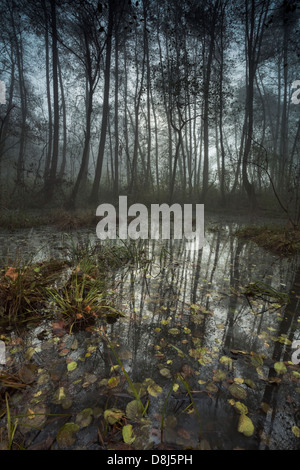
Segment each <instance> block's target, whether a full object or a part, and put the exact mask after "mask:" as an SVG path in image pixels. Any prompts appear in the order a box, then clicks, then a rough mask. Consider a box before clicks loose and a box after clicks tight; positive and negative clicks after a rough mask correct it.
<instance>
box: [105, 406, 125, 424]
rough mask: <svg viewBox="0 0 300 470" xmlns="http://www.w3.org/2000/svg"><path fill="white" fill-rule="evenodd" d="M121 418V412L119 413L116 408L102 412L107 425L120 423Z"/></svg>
mask: <svg viewBox="0 0 300 470" xmlns="http://www.w3.org/2000/svg"><path fill="white" fill-rule="evenodd" d="M123 416H124V414H123V411H121V410H119V409H117V408H110V409H108V410H105V411H104V419H105V421H107V422H108V423H109V424H115V423H117V422H119V421H121V419H122V418H123Z"/></svg>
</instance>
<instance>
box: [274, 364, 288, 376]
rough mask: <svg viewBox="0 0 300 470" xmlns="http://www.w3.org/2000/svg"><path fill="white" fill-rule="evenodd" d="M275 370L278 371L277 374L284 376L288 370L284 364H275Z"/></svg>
mask: <svg viewBox="0 0 300 470" xmlns="http://www.w3.org/2000/svg"><path fill="white" fill-rule="evenodd" d="M274 369H275V370H276V372H277V374H284V373H285V372H286V371H287V368H286V367H285V364H284V363H283V362H275V364H274Z"/></svg>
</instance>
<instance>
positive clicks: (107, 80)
mask: <svg viewBox="0 0 300 470" xmlns="http://www.w3.org/2000/svg"><path fill="white" fill-rule="evenodd" d="M113 4H114V2H113V0H109V2H108V27H107V40H106V56H105V70H104V91H103V95H104V96H103V110H102V123H101V135H100V142H99V149H98V157H97V163H96V171H95V177H94V183H93V187H92V191H91V195H90V202H93V203H94V202H97V200H98V197H99V189H100V180H101V175H102V166H103V160H104V150H105V141H106V132H107V121H108V112H109V89H110V68H111V45H112V33H113V6H114V5H113Z"/></svg>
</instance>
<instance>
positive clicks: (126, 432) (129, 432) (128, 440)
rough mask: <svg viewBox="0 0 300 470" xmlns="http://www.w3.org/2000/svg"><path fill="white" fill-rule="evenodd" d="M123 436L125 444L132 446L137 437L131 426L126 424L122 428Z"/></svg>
mask: <svg viewBox="0 0 300 470" xmlns="http://www.w3.org/2000/svg"><path fill="white" fill-rule="evenodd" d="M122 436H123V441H124V442H125V444H132V443H133V441H134V440H135V437H134V435H133V429H132V425H131V424H126V425H125V426H123V428H122Z"/></svg>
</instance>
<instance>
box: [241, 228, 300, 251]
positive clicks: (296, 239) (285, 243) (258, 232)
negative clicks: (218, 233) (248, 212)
mask: <svg viewBox="0 0 300 470" xmlns="http://www.w3.org/2000/svg"><path fill="white" fill-rule="evenodd" d="M235 235H236V236H237V237H239V238H241V239H244V240H252V241H254V242H255V243H256V244H257V245H259V246H261V247H263V248H265V249H267V250H269V251H271V252H272V253H275V254H279V255H283V256H293V255H297V254H300V228H297V229H292V228H287V227H281V226H262V227H256V226H253V227H252V226H250V227H244V228H241V229H239V230H237V231H236V232H235Z"/></svg>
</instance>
